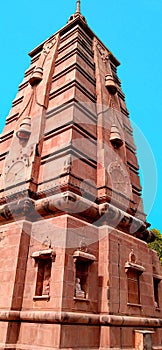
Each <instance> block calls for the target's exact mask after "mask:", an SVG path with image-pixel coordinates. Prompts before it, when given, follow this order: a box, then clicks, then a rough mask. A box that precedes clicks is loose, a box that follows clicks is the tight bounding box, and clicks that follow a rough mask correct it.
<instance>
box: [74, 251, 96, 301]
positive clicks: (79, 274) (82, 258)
mask: <svg viewBox="0 0 162 350" xmlns="http://www.w3.org/2000/svg"><path fill="white" fill-rule="evenodd" d="M73 259H74V262H75V289H74V300H79V301H89V271H88V270H89V265H90V264H92V263H93V262H94V261H96V257H95V256H94V255H92V254H90V253H88V252H86V251H83V250H79V249H78V250H76V251H75V252H74V254H73Z"/></svg>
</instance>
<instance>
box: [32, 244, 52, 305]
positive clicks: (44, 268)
mask: <svg viewBox="0 0 162 350" xmlns="http://www.w3.org/2000/svg"><path fill="white" fill-rule="evenodd" d="M55 257H56V253H55V251H54V250H53V249H52V248H49V249H44V250H39V251H36V252H34V253H33V254H32V258H33V259H34V260H35V264H36V266H37V278H36V288H35V295H34V297H33V300H34V301H36V300H47V301H48V300H49V299H50V280H51V269H52V262H53V261H55Z"/></svg>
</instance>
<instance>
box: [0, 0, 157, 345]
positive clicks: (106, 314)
mask: <svg viewBox="0 0 162 350" xmlns="http://www.w3.org/2000/svg"><path fill="white" fill-rule="evenodd" d="M29 55H30V57H31V65H30V67H29V69H28V70H27V71H26V72H25V76H24V80H23V82H22V83H21V84H20V86H19V91H18V94H17V96H16V99H15V100H14V101H13V104H12V109H11V111H10V114H9V116H8V117H7V119H6V125H5V128H4V131H3V133H2V136H1V153H0V169H1V177H0V181H1V184H0V222H1V227H0V249H1V255H0V281H1V283H0V349H19V350H40V349H46V350H50V349H69V350H70V349H76V350H85V349H87V350H89V349H92V350H99V349H100V350H106V349H110V348H111V349H136V350H137V349H138V350H141V349H147V350H150V349H154V350H160V349H162V331H161V328H162V282H161V280H162V272H161V269H160V263H159V260H158V257H157V254H156V252H154V251H151V250H150V249H149V248H148V246H147V242H149V241H151V240H152V239H153V234H152V233H151V232H150V231H149V230H148V224H147V223H146V217H145V214H144V212H143V205H142V199H141V187H140V181H139V176H138V162H137V158H136V148H135V145H134V141H133V135H132V129H131V126H130V121H129V113H128V111H127V108H126V105H125V98H124V94H123V92H122V90H121V83H120V80H119V78H118V76H117V67H118V66H119V62H118V60H117V59H116V58H115V57H114V55H113V54H112V53H111V52H110V51H109V49H108V48H106V47H105V46H104V44H103V43H102V42H101V41H100V40H99V39H98V38H97V37H96V35H95V34H94V33H93V32H92V31H91V29H90V28H89V27H88V25H87V23H86V20H85V18H84V17H83V16H82V15H81V13H80V1H77V10H76V12H75V14H74V15H72V16H71V17H70V19H69V21H68V23H67V25H66V26H64V27H63V28H62V29H61V30H60V31H58V32H57V33H56V34H54V35H53V36H52V37H50V38H49V39H47V40H46V41H45V42H44V43H43V44H41V45H40V46H38V47H37V48H35V49H34V50H33V51H32V52H30V54H29Z"/></svg>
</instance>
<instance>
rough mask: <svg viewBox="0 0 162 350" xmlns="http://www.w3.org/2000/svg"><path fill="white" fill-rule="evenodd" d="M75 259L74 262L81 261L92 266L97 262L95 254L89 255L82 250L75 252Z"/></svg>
mask: <svg viewBox="0 0 162 350" xmlns="http://www.w3.org/2000/svg"><path fill="white" fill-rule="evenodd" d="M73 259H74V262H76V261H78V260H79V261H84V262H87V263H90V264H91V263H93V262H94V261H96V260H97V259H96V257H95V256H94V255H93V254H89V253H86V252H83V251H81V250H75V252H74V253H73Z"/></svg>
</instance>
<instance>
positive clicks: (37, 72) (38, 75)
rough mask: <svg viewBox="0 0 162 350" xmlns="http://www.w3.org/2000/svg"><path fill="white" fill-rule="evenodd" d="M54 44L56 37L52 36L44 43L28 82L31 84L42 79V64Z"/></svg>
mask: <svg viewBox="0 0 162 350" xmlns="http://www.w3.org/2000/svg"><path fill="white" fill-rule="evenodd" d="M55 44H56V38H53V39H52V40H50V41H47V42H45V43H44V45H43V49H42V52H41V55H40V57H39V60H38V63H37V65H36V67H35V69H34V71H33V73H32V75H31V77H30V79H29V83H30V85H31V86H33V85H35V84H38V83H40V82H41V80H42V79H43V66H44V63H45V60H46V57H47V55H48V54H49V52H50V50H51V49H52V47H53V46H54V45H55Z"/></svg>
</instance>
